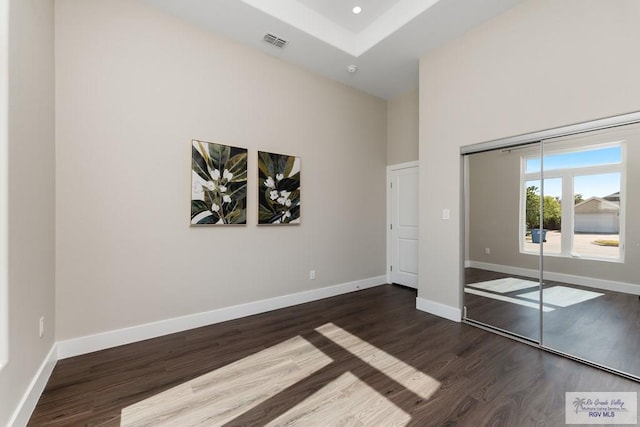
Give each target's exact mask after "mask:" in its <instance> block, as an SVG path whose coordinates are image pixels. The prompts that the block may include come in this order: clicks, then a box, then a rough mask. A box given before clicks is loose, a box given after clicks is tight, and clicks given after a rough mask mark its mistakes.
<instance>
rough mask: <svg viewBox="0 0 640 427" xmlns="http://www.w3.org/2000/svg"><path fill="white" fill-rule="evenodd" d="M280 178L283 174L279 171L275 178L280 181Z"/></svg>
mask: <svg viewBox="0 0 640 427" xmlns="http://www.w3.org/2000/svg"><path fill="white" fill-rule="evenodd" d="M282 178H284V175H282V174H281V173H279V174H277V175H276V179H277V180H278V181H282Z"/></svg>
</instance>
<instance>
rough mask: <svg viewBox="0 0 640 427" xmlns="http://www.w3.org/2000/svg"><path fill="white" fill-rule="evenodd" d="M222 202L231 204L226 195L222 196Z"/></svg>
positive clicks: (229, 198)
mask: <svg viewBox="0 0 640 427" xmlns="http://www.w3.org/2000/svg"><path fill="white" fill-rule="evenodd" d="M222 201H223V202H224V203H231V196H229V195H228V194H225V195H224V196H222Z"/></svg>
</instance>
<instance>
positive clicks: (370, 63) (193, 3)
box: [144, 0, 523, 98]
mask: <svg viewBox="0 0 640 427" xmlns="http://www.w3.org/2000/svg"><path fill="white" fill-rule="evenodd" d="M144 1H146V2H147V3H148V4H151V5H153V6H156V7H158V8H161V9H163V10H165V11H168V12H170V13H172V14H174V15H177V16H179V17H182V18H184V19H186V20H188V21H191V22H194V23H197V24H198V25H201V26H203V27H204V28H206V29H208V30H210V31H213V32H215V33H217V34H221V35H224V36H226V37H228V38H230V39H233V40H236V41H238V42H240V43H242V44H245V45H248V46H251V47H253V48H255V49H258V50H260V51H263V52H265V53H267V54H270V55H273V56H276V57H278V58H281V59H282V60H284V61H287V62H290V63H292V64H296V65H299V66H301V67H303V68H306V69H309V70H312V71H315V72H317V73H319V74H322V75H324V76H327V77H329V78H331V79H334V80H337V81H340V82H342V83H345V84H347V85H349V86H353V87H355V88H357V89H360V90H363V91H365V92H368V93H371V94H373V95H376V96H379V97H382V98H392V97H394V96H397V95H400V94H402V93H405V92H407V91H409V90H412V89H415V88H416V87H417V86H418V60H419V58H420V57H422V56H425V55H427V54H428V53H429V52H430V51H432V50H433V49H435V48H437V47H438V46H441V45H443V44H444V43H446V42H447V41H449V40H452V39H453V38H455V37H458V36H460V35H461V34H463V33H465V32H467V31H469V30H470V29H472V28H474V27H476V26H478V25H480V24H482V23H483V22H485V21H487V20H488V19H491V18H492V17H494V16H496V15H498V14H500V13H502V12H504V11H506V10H507V9H509V8H510V7H512V6H514V5H515V4H517V3H519V2H521V1H523V0H144ZM355 6H359V7H360V8H362V11H361V13H359V14H354V13H353V11H352V10H353V8H354V7H355ZM267 33H270V34H272V35H275V36H277V37H279V38H281V39H284V40H286V41H287V42H288V43H287V44H286V46H285V47H283V48H277V47H275V46H273V45H271V44H268V43H266V42H265V41H264V40H263V39H264V36H265V34H267ZM350 65H355V66H357V71H356V72H353V73H350V72H349V71H348V67H349V66H350Z"/></svg>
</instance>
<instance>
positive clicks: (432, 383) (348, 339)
mask: <svg viewBox="0 0 640 427" xmlns="http://www.w3.org/2000/svg"><path fill="white" fill-rule="evenodd" d="M316 331H318V332H319V333H321V334H322V335H324V336H325V337H326V338H328V339H330V340H331V341H333V342H334V343H336V344H337V345H339V346H340V347H342V348H343V349H345V350H347V351H348V352H349V353H351V354H353V355H354V356H356V357H357V358H359V359H360V360H362V361H363V362H365V363H367V364H368V365H370V366H372V367H373V368H375V369H377V370H379V371H380V372H382V373H383V374H385V375H386V376H388V377H389V378H391V379H392V380H394V381H396V382H398V383H400V384H401V385H402V386H404V387H405V388H407V389H409V390H411V391H412V392H414V393H415V394H417V395H418V396H420V397H422V398H423V399H428V398H429V397H431V395H432V394H433V393H435V392H436V391H437V390H438V388H440V383H439V382H438V381H436V380H435V379H433V378H431V377H430V376H429V375H426V374H424V373H422V372H421V371H419V370H417V369H416V368H414V367H413V366H410V365H408V364H406V363H405V362H403V361H402V360H400V359H397V358H396V357H394V356H392V355H390V354H388V353H386V352H384V351H383V350H380V349H379V348H377V347H375V346H373V345H371V344H369V343H368V342H366V341H364V340H362V339H360V338H358V337H357V336H355V335H353V334H351V333H349V332H347V331H345V330H344V329H342V328H340V327H338V326H336V325H334V324H333V323H327V324H325V325H322V326H320V327H319V328H316Z"/></svg>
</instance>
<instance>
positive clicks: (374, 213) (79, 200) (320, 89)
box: [56, 0, 386, 340]
mask: <svg viewBox="0 0 640 427" xmlns="http://www.w3.org/2000/svg"><path fill="white" fill-rule="evenodd" d="M56 91H57V92H56V150H57V152H56V157H57V176H56V188H57V204H56V216H57V228H56V231H57V237H56V256H57V258H56V294H57V313H58V318H57V320H58V328H57V339H58V340H66V339H72V338H76V337H83V336H88V335H92V334H96V333H99V332H103V331H111V330H116V329H121V328H126V327H128V326H136V325H141V324H144V323H149V322H153V321H159V320H164V319H171V318H174V317H178V316H183V315H189V314H195V313H200V312H206V311H210V310H214V309H217V308H222V307H229V306H233V305H237V304H242V303H247V302H252V301H258V300H262V299H267V298H271V297H276V296H281V295H287V294H291V293H296V292H302V291H306V290H311V289H317V288H322V287H327V286H330V285H336V284H341V283H346V282H350V281H354V280H359V279H366V278H372V277H378V276H381V275H384V273H385V184H384V183H385V169H386V167H385V166H386V103H385V101H384V100H382V99H379V98H376V97H373V96H370V95H366V94H364V93H362V92H359V91H357V90H354V89H351V88H349V87H347V86H344V85H342V84H339V83H336V82H333V81H330V80H328V79H326V78H323V77H320V76H318V75H315V74H312V73H309V72H307V71H305V70H302V69H300V68H297V67H294V66H291V65H288V64H286V63H284V62H282V61H280V60H278V59H276V58H273V57H271V56H267V55H265V54H262V53H260V52H257V51H255V50H252V49H250V48H246V47H243V46H241V45H239V44H236V43H233V42H230V41H229V40H227V39H225V38H223V37H219V36H216V35H213V34H211V33H209V32H207V31H205V30H203V29H200V28H198V27H196V26H193V25H191V24H188V23H186V22H184V21H181V20H180V19H177V18H175V17H172V16H169V15H167V14H165V13H163V12H160V11H158V10H156V9H153V8H151V7H148V6H145V5H144V4H143V3H141V2H138V1H126V0H114V1H111V0H110V1H103V0H60V1H57V2H56ZM193 138H196V139H202V140H205V141H214V142H221V143H225V144H230V145H235V146H240V147H246V148H248V149H249V187H248V188H249V194H248V201H249V207H248V225H246V226H234V227H208V228H207V227H198V228H190V227H189V196H190V188H191V187H190V185H191V184H190V174H191V172H190V168H191V158H190V155H191V154H190V150H191V149H190V147H191V139H193ZM257 150H265V151H273V152H277V153H285V154H293V155H297V156H300V157H301V159H302V224H301V225H300V226H289V227H286V226H285V227H277V226H275V227H273V226H272V227H256V217H257V209H256V203H255V202H254V201H255V200H257V194H256V180H257V173H256V170H255V169H256V167H257V160H256V156H257V154H256V152H257ZM311 269H314V270H316V273H317V279H316V280H315V281H311V280H309V270H311Z"/></svg>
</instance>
